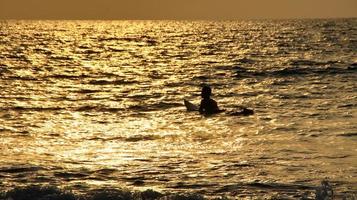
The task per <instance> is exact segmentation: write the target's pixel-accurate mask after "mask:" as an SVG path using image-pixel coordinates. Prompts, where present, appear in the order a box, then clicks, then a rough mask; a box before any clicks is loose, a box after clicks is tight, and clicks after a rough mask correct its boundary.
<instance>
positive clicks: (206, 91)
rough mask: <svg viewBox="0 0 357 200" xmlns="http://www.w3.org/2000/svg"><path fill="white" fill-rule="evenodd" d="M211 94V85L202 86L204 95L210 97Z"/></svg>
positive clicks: (202, 94)
mask: <svg viewBox="0 0 357 200" xmlns="http://www.w3.org/2000/svg"><path fill="white" fill-rule="evenodd" d="M211 94H212V89H211V87H210V86H208V85H205V86H203V87H202V92H201V96H202V97H209V96H211Z"/></svg>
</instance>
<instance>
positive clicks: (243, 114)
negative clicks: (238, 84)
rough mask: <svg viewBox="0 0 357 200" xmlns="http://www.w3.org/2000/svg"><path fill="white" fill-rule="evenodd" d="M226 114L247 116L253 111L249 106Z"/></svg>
mask: <svg viewBox="0 0 357 200" xmlns="http://www.w3.org/2000/svg"><path fill="white" fill-rule="evenodd" d="M228 114H229V115H231V116H249V115H253V114H254V111H253V110H252V109H249V108H243V110H242V111H238V112H229V113H228Z"/></svg>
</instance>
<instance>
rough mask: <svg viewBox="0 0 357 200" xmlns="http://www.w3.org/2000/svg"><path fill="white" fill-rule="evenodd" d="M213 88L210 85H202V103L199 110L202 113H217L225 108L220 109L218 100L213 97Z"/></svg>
mask: <svg viewBox="0 0 357 200" xmlns="http://www.w3.org/2000/svg"><path fill="white" fill-rule="evenodd" d="M211 94H212V89H211V87H209V86H208V85H205V86H203V87H202V92H201V97H202V100H201V104H200V108H199V109H198V111H199V112H200V114H215V113H220V112H223V111H224V110H220V109H219V108H218V105H217V102H216V101H215V100H213V99H211Z"/></svg>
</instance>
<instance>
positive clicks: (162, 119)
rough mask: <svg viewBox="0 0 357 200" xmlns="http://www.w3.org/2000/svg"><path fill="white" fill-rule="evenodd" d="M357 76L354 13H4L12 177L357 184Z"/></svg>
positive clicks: (128, 184)
mask: <svg viewBox="0 0 357 200" xmlns="http://www.w3.org/2000/svg"><path fill="white" fill-rule="evenodd" d="M356 80H357V20H356V19H341V20H280V21H269V20H261V21H258V20H257V21H227V22H223V21H222V22H213V21H212V22H211V21H194V22H190V21H180V22H178V21H2V22H0V108H1V110H0V136H1V137H0V149H1V150H0V180H1V181H0V189H1V190H7V189H11V188H13V187H15V186H23V185H31V184H51V185H57V186H59V187H68V188H70V189H71V190H73V191H77V192H79V193H81V192H84V191H86V190H89V189H97V188H102V187H107V188H120V187H125V188H129V189H133V190H145V189H147V188H152V189H154V190H157V191H160V192H189V193H200V194H203V195H205V196H208V197H213V196H231V197H237V198H238V197H239V198H250V197H267V198H269V197H273V196H274V195H276V194H279V195H283V196H285V197H290V198H293V197H295V198H297V197H301V196H302V195H303V193H306V192H310V191H311V190H314V186H316V185H319V184H320V182H321V180H323V179H325V178H328V180H329V181H330V182H331V185H332V186H333V187H334V190H335V192H336V193H339V194H344V193H356V191H357V187H356V186H357V123H356V121H357V117H356V114H357V109H356V106H357V87H356V86H357V82H356ZM202 84H210V85H211V87H212V89H213V96H212V98H214V99H215V100H216V101H217V102H218V105H219V107H220V108H224V109H227V110H230V111H235V110H239V109H240V106H245V107H249V108H252V109H254V111H255V114H254V115H252V116H248V117H244V116H228V115H226V114H224V113H220V114H217V115H214V116H210V117H204V116H201V115H199V114H198V113H197V112H187V111H186V109H185V107H184V105H183V99H185V98H186V99H188V100H190V101H192V102H194V103H196V104H198V103H199V101H200V98H201V97H200V90H201V86H202Z"/></svg>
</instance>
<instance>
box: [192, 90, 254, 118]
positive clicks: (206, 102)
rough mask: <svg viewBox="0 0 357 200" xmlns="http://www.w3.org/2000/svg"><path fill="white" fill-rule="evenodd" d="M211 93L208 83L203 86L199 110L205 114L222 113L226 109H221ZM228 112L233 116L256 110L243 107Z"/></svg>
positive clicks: (252, 112) (245, 114) (247, 113)
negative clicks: (236, 110) (239, 109)
mask: <svg viewBox="0 0 357 200" xmlns="http://www.w3.org/2000/svg"><path fill="white" fill-rule="evenodd" d="M211 94H212V89H211V88H210V87H209V86H208V85H206V86H203V87H202V92H201V97H202V100H201V104H200V108H199V109H198V111H199V112H200V114H205V115H210V114H215V113H220V112H224V111H225V110H220V109H219V108H218V105H217V102H216V101H215V100H213V99H211ZM227 114H229V115H232V116H241V115H243V116H248V115H252V114H254V111H253V110H251V109H248V108H242V110H241V111H238V112H232V111H231V112H228V113H227Z"/></svg>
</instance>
